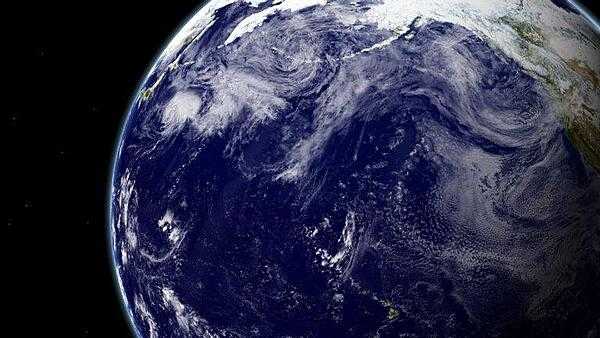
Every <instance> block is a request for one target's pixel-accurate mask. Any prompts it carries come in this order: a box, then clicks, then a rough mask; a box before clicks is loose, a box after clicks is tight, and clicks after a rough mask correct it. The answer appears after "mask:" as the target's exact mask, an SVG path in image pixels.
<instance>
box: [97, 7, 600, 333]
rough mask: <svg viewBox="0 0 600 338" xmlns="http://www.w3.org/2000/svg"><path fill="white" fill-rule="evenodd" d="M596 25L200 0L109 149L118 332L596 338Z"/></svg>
mask: <svg viewBox="0 0 600 338" xmlns="http://www.w3.org/2000/svg"><path fill="white" fill-rule="evenodd" d="M599 32H600V29H599V25H598V22H597V21H594V18H593V17H592V16H591V14H589V13H588V12H586V11H585V10H583V9H582V7H581V6H580V5H578V4H577V3H575V2H567V1H550V0H528V1H508V0H506V1H504V0H503V1H500V0H486V1H483V0H460V1H459V0H427V1H425V0H377V1H371V0H358V1H345V0H339V1H336V0H332V1H326V0H304V1H299V0H275V1H273V2H271V1H268V0H246V1H235V0H213V1H210V2H208V3H207V4H206V5H205V6H203V7H202V8H200V9H199V10H198V12H197V13H195V15H194V16H193V17H191V18H190V19H189V21H188V22H187V23H186V24H185V25H184V26H183V27H182V28H181V30H180V31H179V32H178V33H177V34H176V35H175V36H174V37H173V39H172V41H171V42H170V43H169V44H168V45H167V46H166V47H165V49H164V51H163V52H162V53H161V54H160V55H159V57H158V58H157V60H156V61H155V63H154V64H153V66H152V67H151V69H150V70H149V71H148V75H147V77H146V78H145V79H144V80H143V82H142V84H141V85H140V88H139V90H138V91H137V92H136V93H135V96H134V98H133V101H132V104H131V108H130V110H129V113H128V116H127V118H126V120H125V122H124V126H123V129H122V134H121V137H120V139H119V141H118V144H117V147H116V150H115V160H114V168H113V172H112V181H111V188H110V208H109V209H110V210H109V218H110V220H109V234H110V235H109V237H110V251H111V256H112V258H113V263H114V271H115V277H116V278H115V279H116V284H117V285H118V289H119V292H120V293H121V295H122V299H123V308H124V310H125V313H126V315H127V317H128V318H129V321H130V323H131V328H132V331H133V332H134V334H135V335H137V336H140V337H171V336H178V337H179V336H203V337H488V336H489V337H497V336H527V337H537V336H539V337H599V336H600V292H598V290H599V284H598V280H600V95H599V94H600V75H599V74H600V35H599V34H600V33H599Z"/></svg>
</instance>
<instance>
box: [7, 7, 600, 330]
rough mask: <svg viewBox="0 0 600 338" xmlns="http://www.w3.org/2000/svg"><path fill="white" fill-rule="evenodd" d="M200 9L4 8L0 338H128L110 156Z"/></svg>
mask: <svg viewBox="0 0 600 338" xmlns="http://www.w3.org/2000/svg"><path fill="white" fill-rule="evenodd" d="M581 2H582V3H585V4H587V5H588V8H591V7H592V4H593V3H594V2H595V0H589V1H581ZM201 3H202V2H201V1H198V0H196V1H193V0H186V1H177V2H174V1H172V2H161V3H160V4H153V3H150V2H148V1H126V2H125V1H102V2H97V3H88V2H83V1H79V2H76V3H65V2H54V1H43V2H39V3H36V2H33V3H31V2H20V5H18V7H14V8H12V9H10V10H4V11H3V14H4V15H3V16H4V19H3V23H4V24H8V25H7V28H6V29H4V36H5V37H6V38H8V40H9V41H8V44H5V46H7V48H6V49H3V52H4V54H5V55H8V58H9V60H8V61H5V63H4V66H3V70H4V71H3V73H4V74H6V72H8V77H6V76H5V75H4V74H3V76H2V80H3V82H4V85H5V87H4V90H3V91H2V92H3V95H2V98H3V99H2V101H3V105H4V108H3V110H4V114H5V119H6V120H7V124H8V137H7V139H6V141H5V142H7V143H6V146H5V151H6V152H7V153H8V156H7V160H6V161H5V162H4V163H5V166H6V167H8V173H7V174H6V176H5V177H6V182H7V187H8V188H7V194H6V196H7V200H8V202H7V204H8V208H7V209H8V211H7V225H6V227H5V235H3V237H2V238H3V242H4V243H3V244H4V245H3V246H4V248H5V250H6V251H5V253H4V255H3V257H5V258H4V260H5V261H6V262H7V265H8V270H4V271H5V272H4V273H3V274H2V275H3V279H5V280H6V281H8V286H7V287H5V288H4V293H5V294H6V296H7V297H8V302H6V301H5V302H3V304H4V311H5V313H7V315H4V316H3V323H6V324H8V327H7V326H5V325H4V324H3V325H2V328H1V329H0V330H1V331H0V332H4V333H7V332H9V333H8V334H7V335H3V336H5V337H13V336H14V337H28V336H42V337H43V336H57V337H129V336H131V334H130V333H129V328H128V324H127V321H126V320H125V317H124V316H123V313H122V311H121V307H120V299H119V298H118V294H117V292H116V289H115V287H114V284H113V277H112V272H111V271H112V267H111V265H110V261H109V257H108V250H107V235H106V215H105V212H106V206H107V198H106V197H107V196H106V192H107V186H108V181H109V167H110V163H111V159H112V152H113V148H114V143H115V141H116V138H117V135H118V132H119V129H120V125H121V121H122V119H123V117H124V115H125V113H126V111H127V108H128V105H129V101H130V99H131V97H132V95H133V94H134V92H135V90H136V88H137V86H138V85H139V82H140V80H141V79H142V78H143V77H144V75H145V71H146V70H147V68H148V66H149V65H150V63H151V62H152V61H153V60H154V58H155V56H156V55H157V54H158V53H159V52H160V50H161V47H163V46H164V44H165V43H166V42H168V40H169V37H170V36H171V35H172V34H173V33H174V32H175V31H176V30H177V28H178V27H179V26H180V25H181V24H183V23H185V20H186V18H188V17H189V16H190V15H191V14H193V13H194V10H195V9H196V8H198V7H199V6H200V5H201ZM593 10H594V11H595V12H596V13H598V10H597V8H595V9H593ZM5 102H8V104H5ZM15 330H17V331H15ZM10 332H18V333H15V334H11V333H10Z"/></svg>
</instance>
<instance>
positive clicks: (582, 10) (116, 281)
mask: <svg viewBox="0 0 600 338" xmlns="http://www.w3.org/2000/svg"><path fill="white" fill-rule="evenodd" d="M210 1H211V0H206V1H204V2H203V3H201V4H200V5H198V6H197V7H196V8H195V9H194V10H193V11H192V12H191V14H190V15H188V16H187V17H186V18H185V19H184V20H182V21H181V23H180V24H179V25H178V27H177V29H175V30H174V31H173V33H171V34H170V35H169V37H168V38H167V40H166V42H165V43H163V44H162V45H161V47H160V48H159V50H158V52H156V53H155V55H156V56H155V57H154V58H153V61H152V62H151V63H150V64H149V66H148V67H146V69H145V70H144V73H143V74H144V76H143V79H142V80H141V81H140V82H139V84H138V86H137V88H136V89H135V95H133V96H132V98H131V99H130V100H129V103H128V108H127V110H126V114H125V115H124V116H123V117H122V118H121V122H120V126H119V129H118V131H117V138H116V142H115V145H114V147H113V151H112V154H113V155H112V159H111V161H110V164H109V168H108V171H109V174H108V177H109V178H110V179H109V186H108V189H107V191H106V195H107V197H106V199H107V202H108V203H107V204H108V207H107V208H106V216H107V222H106V224H105V226H106V229H107V231H106V234H107V237H108V241H107V243H108V245H107V250H108V251H109V252H108V259H109V260H110V262H109V265H110V266H111V273H112V279H113V287H114V289H115V291H116V292H117V294H119V295H120V297H119V298H120V300H119V303H120V307H121V312H122V313H123V314H124V315H125V317H126V318H127V323H128V326H129V329H130V332H132V333H133V335H134V336H135V337H137V338H145V337H144V336H143V335H142V334H141V333H140V331H139V329H138V327H137V326H136V324H135V322H134V318H133V313H132V309H131V307H130V305H129V302H128V301H127V296H126V295H125V290H124V287H123V284H122V282H121V279H120V277H119V276H118V268H117V266H118V265H117V261H116V255H115V254H116V251H115V242H114V241H113V232H114V231H115V229H114V226H113V208H112V201H113V198H112V197H113V193H114V185H115V184H114V183H115V181H114V180H115V169H116V164H117V158H118V157H119V155H120V153H121V149H122V145H123V141H124V137H123V136H124V133H125V130H126V127H127V124H128V122H129V117H130V116H131V111H132V110H133V107H134V103H135V102H136V101H138V100H139V98H140V95H141V92H142V89H143V88H144V86H145V85H146V82H148V78H149V77H150V75H151V74H152V71H153V70H154V69H156V68H157V66H158V64H159V61H160V57H161V55H162V52H163V51H164V50H165V48H166V47H167V45H168V44H169V43H170V42H171V41H172V40H173V39H174V38H175V37H176V36H177V35H179V33H181V32H182V31H183V28H184V26H185V25H186V24H187V23H188V22H189V21H190V20H191V19H192V18H193V17H194V16H195V15H196V13H198V11H199V10H200V9H202V7H204V6H205V5H206V4H208V3H209V2H210ZM566 2H567V3H568V4H569V5H570V6H572V7H573V8H574V9H575V10H577V12H578V14H579V15H581V16H583V17H584V18H585V19H586V20H587V21H588V23H589V24H590V25H591V26H592V28H593V29H594V32H595V33H596V34H599V35H600V21H599V20H598V18H597V17H596V16H595V15H594V14H593V13H592V12H591V11H590V10H589V9H588V8H587V7H585V6H584V5H582V4H580V3H578V2H577V1H573V0H566Z"/></svg>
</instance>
